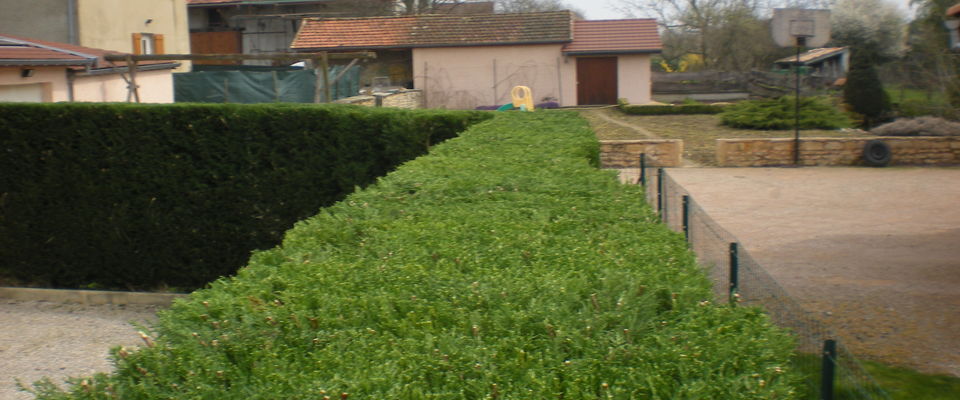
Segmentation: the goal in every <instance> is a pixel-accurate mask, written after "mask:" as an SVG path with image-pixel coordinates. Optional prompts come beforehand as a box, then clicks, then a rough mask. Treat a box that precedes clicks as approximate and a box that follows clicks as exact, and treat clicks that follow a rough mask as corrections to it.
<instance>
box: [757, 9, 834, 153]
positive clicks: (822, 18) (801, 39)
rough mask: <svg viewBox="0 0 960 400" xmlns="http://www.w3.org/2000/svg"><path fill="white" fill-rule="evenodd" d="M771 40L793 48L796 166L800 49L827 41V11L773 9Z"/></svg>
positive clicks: (798, 138)
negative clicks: (794, 56) (794, 48)
mask: <svg viewBox="0 0 960 400" xmlns="http://www.w3.org/2000/svg"><path fill="white" fill-rule="evenodd" d="M771 31H772V32H771V33H772V34H773V41H774V42H776V43H777V44H778V45H780V46H781V47H790V46H795V47H796V49H797V60H796V62H795V63H794V71H795V78H794V81H795V86H796V98H795V103H796V104H795V106H794V120H793V129H794V134H793V164H794V165H797V166H799V165H800V66H801V65H802V63H801V62H800V50H801V49H802V48H804V47H807V46H810V47H821V46H823V45H825V44H827V42H828V41H830V11H829V10H807V9H802V8H776V9H774V10H773V23H772V24H771Z"/></svg>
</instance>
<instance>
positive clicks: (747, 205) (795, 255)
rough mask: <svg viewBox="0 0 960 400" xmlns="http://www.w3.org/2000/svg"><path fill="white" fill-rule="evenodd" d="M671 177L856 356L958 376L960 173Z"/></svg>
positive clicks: (761, 171)
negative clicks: (813, 312)
mask: <svg viewBox="0 0 960 400" xmlns="http://www.w3.org/2000/svg"><path fill="white" fill-rule="evenodd" d="M669 173H670V176H671V177H672V178H673V179H674V180H675V181H676V182H677V183H679V184H680V185H681V186H683V188H684V189H686V190H687V191H688V192H689V193H690V194H691V196H692V197H693V198H694V200H695V201H696V203H697V204H699V205H700V206H701V207H703V209H704V210H705V211H706V212H707V213H708V214H709V215H710V216H711V217H712V218H713V220H714V221H716V222H717V223H718V224H719V225H721V226H723V227H724V228H725V229H726V230H728V231H729V232H730V233H732V234H733V235H735V236H736V237H737V238H739V239H740V240H741V244H742V245H743V246H744V247H745V248H746V249H747V250H749V252H750V254H751V255H752V256H753V258H754V259H755V260H756V261H757V262H758V263H759V264H760V265H762V266H763V267H764V269H766V271H767V272H768V273H770V274H771V275H772V276H773V278H774V279H776V280H777V281H778V282H779V283H780V285H782V286H783V287H784V289H786V290H787V292H788V293H790V294H791V295H792V296H793V297H794V298H795V299H796V300H797V301H799V302H800V304H801V305H802V306H804V307H805V308H806V309H807V310H810V311H816V312H818V313H820V314H821V315H823V316H824V317H823V320H824V322H826V323H827V325H828V326H830V327H831V328H832V329H833V330H834V331H835V332H836V333H837V334H839V337H840V339H842V340H843V342H844V344H845V345H846V346H847V347H848V348H849V349H850V350H851V351H853V352H854V353H855V354H857V355H860V356H862V357H864V358H868V359H875V360H879V361H883V362H888V363H892V364H897V365H903V366H907V367H911V368H915V369H917V370H919V371H921V372H926V373H939V374H950V375H953V376H958V377H960V345H958V344H960V312H958V310H960V247H958V243H960V208H958V207H957V200H958V199H960V169H957V168H707V169H683V168H679V169H671V170H670V172H669ZM668 197H669V199H670V201H671V203H670V206H669V207H668V208H669V209H670V210H680V209H681V208H680V207H681V206H680V204H679V201H678V200H679V196H675V195H672V196H668ZM671 218H677V219H675V220H679V217H671Z"/></svg>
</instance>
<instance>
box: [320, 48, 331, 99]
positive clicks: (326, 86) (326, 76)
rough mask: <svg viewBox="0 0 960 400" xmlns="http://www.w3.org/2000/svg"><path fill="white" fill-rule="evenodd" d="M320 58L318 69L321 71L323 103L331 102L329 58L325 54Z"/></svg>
mask: <svg viewBox="0 0 960 400" xmlns="http://www.w3.org/2000/svg"><path fill="white" fill-rule="evenodd" d="M321 54H323V56H322V57H320V68H322V69H323V102H324V103H329V102H331V101H333V90H332V89H331V87H330V57H329V55H328V54H327V53H321Z"/></svg>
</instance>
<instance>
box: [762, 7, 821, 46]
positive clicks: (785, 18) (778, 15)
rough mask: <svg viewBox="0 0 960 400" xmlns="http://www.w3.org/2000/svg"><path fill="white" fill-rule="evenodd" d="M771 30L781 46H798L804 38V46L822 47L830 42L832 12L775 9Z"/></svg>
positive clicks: (775, 40)
mask: <svg viewBox="0 0 960 400" xmlns="http://www.w3.org/2000/svg"><path fill="white" fill-rule="evenodd" d="M771 30H772V33H773V41H774V42H776V43H777V45H779V46H782V47H792V46H796V45H797V44H798V41H797V39H798V38H803V39H802V40H803V43H802V44H803V45H804V46H807V47H822V46H823V45H825V44H827V42H828V41H830V10H808V9H803V8H775V9H774V10H773V23H772V28H771Z"/></svg>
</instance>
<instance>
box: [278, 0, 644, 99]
mask: <svg viewBox="0 0 960 400" xmlns="http://www.w3.org/2000/svg"><path fill="white" fill-rule="evenodd" d="M291 49H292V50H293V51H297V52H312V51H330V52H339V51H358V50H363V51H376V52H377V61H376V62H373V63H369V64H367V65H365V71H366V72H365V75H364V76H362V77H361V83H362V84H367V85H373V81H374V80H376V81H378V82H379V81H383V80H385V78H386V79H389V81H390V85H392V86H402V87H406V88H409V89H419V90H422V91H423V96H424V102H425V105H426V106H427V107H430V108H454V109H467V108H475V107H478V106H491V105H500V104H505V103H509V102H510V101H511V98H510V91H511V89H512V88H513V87H514V86H518V85H523V86H528V87H530V88H531V89H532V91H533V96H534V101H535V102H537V103H543V102H556V103H557V104H559V105H561V106H576V105H588V104H615V103H616V102H617V99H620V98H624V99H626V100H627V101H629V102H630V103H637V104H639V103H646V102H649V101H650V77H651V74H650V58H651V56H652V55H653V54H655V53H659V52H660V51H661V42H660V37H659V34H658V32H657V24H656V20H653V19H626V20H600V21H587V20H579V19H578V18H577V17H576V16H575V15H574V14H573V13H572V12H570V11H554V12H539V13H524V14H480V15H413V16H402V17H372V18H331V19H320V18H313V19H305V20H304V21H303V24H302V25H301V29H300V31H299V32H298V33H297V36H296V38H295V39H294V41H293V43H292V44H291Z"/></svg>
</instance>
